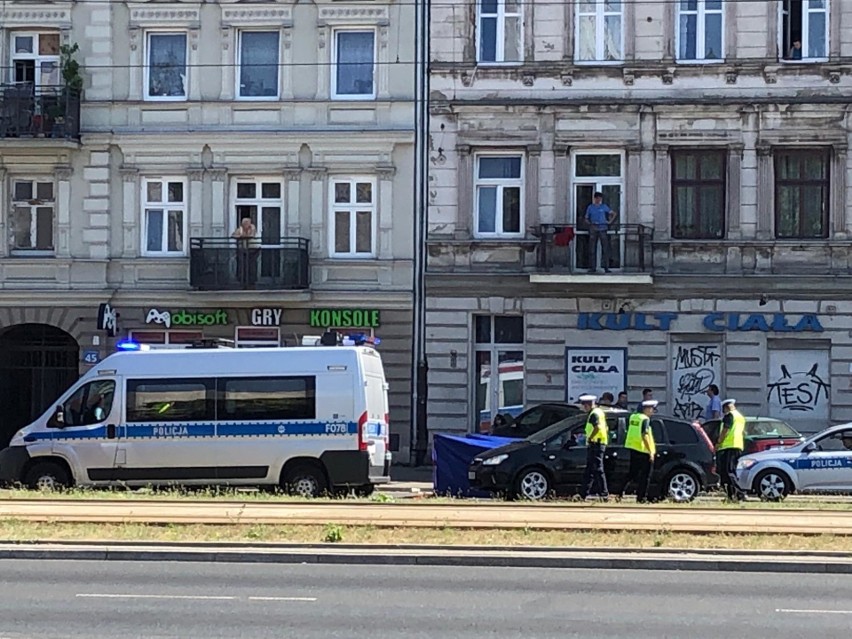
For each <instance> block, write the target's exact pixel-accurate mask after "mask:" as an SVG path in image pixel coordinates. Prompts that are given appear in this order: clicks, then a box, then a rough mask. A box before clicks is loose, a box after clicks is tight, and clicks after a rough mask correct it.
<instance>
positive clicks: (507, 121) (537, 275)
mask: <svg viewBox="0 0 852 639" xmlns="http://www.w3.org/2000/svg"><path fill="white" fill-rule="evenodd" d="M431 32H432V38H431V43H432V45H431V49H432V50H431V74H430V78H429V79H430V96H431V103H430V113H431V117H430V133H429V134H430V143H429V146H430V152H429V165H430V189H429V217H428V239H427V255H428V261H427V267H426V288H427V292H428V295H427V311H426V350H427V355H428V365H429V398H428V412H429V428H430V429H431V430H432V431H476V430H480V429H485V428H487V426H488V424H489V422H490V421H491V419H493V417H494V416H495V414H496V413H498V412H505V411H509V412H511V411H517V410H519V409H520V407H521V406H523V405H529V404H534V403H538V402H543V401H557V400H566V399H567V400H576V398H577V396H578V395H579V394H581V393H584V392H595V393H597V394H599V395H600V394H601V393H602V392H606V391H609V392H612V393H613V394H616V393H618V392H619V391H621V390H627V391H628V393H629V396H630V401H631V404H635V403H636V402H637V401H638V400H639V399H640V395H641V391H642V389H643V388H646V387H647V388H651V389H652V390H653V391H654V396H655V397H656V398H657V399H659V400H660V401H661V406H660V410H661V411H663V412H666V413H669V414H675V415H679V416H684V417H696V416H698V415H699V414H700V412H701V411H702V410H703V408H704V407H705V405H706V402H707V398H706V396H705V392H706V389H707V387H708V386H709V385H710V384H716V385H718V386H719V387H720V388H721V391H722V394H723V395H727V396H733V397H735V398H737V399H738V401H739V404H740V406H741V409H742V410H744V412H746V413H747V414H759V415H769V416H772V417H778V418H782V419H786V420H788V421H790V422H791V423H793V424H794V425H796V426H797V427H799V428H800V429H801V430H803V431H806V432H807V431H815V430H818V429H820V428H822V427H823V426H825V425H827V424H829V423H836V422H841V421H849V420H852V376H850V371H852V303H850V302H849V299H850V291H851V290H852V261H851V260H852V161H850V159H849V154H848V147H849V144H850V141H852V139H851V138H850V132H852V107H850V99H849V96H850V95H852V93H851V92H852V77H850V68H852V66H850V65H852V2H848V1H847V0H767V1H765V2H730V1H719V2H716V1H714V0H696V1H695V2H609V1H604V0H590V1H588V2H548V1H546V0H541V1H533V2H528V3H516V2H512V1H511V0H493V1H492V2H481V3H474V2H460V3H452V4H440V5H436V6H433V8H432V18H431ZM595 193H600V194H602V196H603V198H602V201H603V204H606V205H607V206H608V207H609V209H611V210H612V211H613V212H614V213H613V219H612V223H611V224H610V225H609V226H608V227H605V226H596V227H594V228H593V229H592V232H591V235H590V225H589V223H588V221H587V220H586V216H587V213H588V212H589V210H588V207H589V205H590V204H592V202H593V196H594V194H595ZM601 210H602V211H604V212H605V211H606V210H607V209H601ZM592 212H593V213H595V212H596V209H593V211H592ZM600 228H605V229H606V230H604V231H600V230H598V229H600ZM601 235H603V236H605V237H601ZM605 243H608V244H609V247H610V249H611V251H610V255H609V260H608V261H605V258H606V256H605V255H604V254H603V253H604V247H605ZM601 266H603V267H604V268H607V270H609V271H610V272H609V273H607V272H601V270H600V267H601ZM595 267H598V268H597V269H596V268H595ZM494 380H497V382H496V383H495V382H494Z"/></svg>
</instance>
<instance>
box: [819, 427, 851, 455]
mask: <svg viewBox="0 0 852 639" xmlns="http://www.w3.org/2000/svg"><path fill="white" fill-rule="evenodd" d="M844 439H846V440H847V441H849V440H850V439H852V431H850V430H844V431H841V432H839V433H833V434H831V435H828V436H826V437H823V438H822V439H818V440H817V441H816V442H815V444H816V449H817V450H818V451H820V452H832V453H848V452H850V449H849V448H846V446H845V445H844V443H843V440H844Z"/></svg>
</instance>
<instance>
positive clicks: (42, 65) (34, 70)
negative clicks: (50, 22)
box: [11, 31, 60, 86]
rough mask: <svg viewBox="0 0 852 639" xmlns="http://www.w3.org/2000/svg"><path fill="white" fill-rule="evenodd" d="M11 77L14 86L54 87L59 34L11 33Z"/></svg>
mask: <svg viewBox="0 0 852 639" xmlns="http://www.w3.org/2000/svg"><path fill="white" fill-rule="evenodd" d="M11 43H12V55H11V61H12V77H11V81H12V82H13V83H16V84H23V83H26V84H33V85H35V86H55V85H58V84H59V83H60V76H59V34H58V33H37V32H23V31H20V32H19V31H13V32H12V34H11Z"/></svg>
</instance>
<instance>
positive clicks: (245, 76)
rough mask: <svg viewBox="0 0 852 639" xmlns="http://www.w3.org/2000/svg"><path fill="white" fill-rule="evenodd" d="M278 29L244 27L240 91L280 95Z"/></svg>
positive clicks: (247, 95) (259, 96) (246, 94)
mask: <svg viewBox="0 0 852 639" xmlns="http://www.w3.org/2000/svg"><path fill="white" fill-rule="evenodd" d="M279 41H280V38H279V33H278V31H241V32H240V47H239V54H238V55H239V60H238V63H237V65H238V67H239V74H238V79H237V83H238V86H237V95H238V96H239V97H241V98H249V99H263V98H265V99H268V100H275V99H277V98H278V96H279V80H278V68H279V51H280V50H279Z"/></svg>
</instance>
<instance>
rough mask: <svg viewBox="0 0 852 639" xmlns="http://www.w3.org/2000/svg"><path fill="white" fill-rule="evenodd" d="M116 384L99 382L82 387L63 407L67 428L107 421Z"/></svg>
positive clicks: (110, 381)
mask: <svg viewBox="0 0 852 639" xmlns="http://www.w3.org/2000/svg"><path fill="white" fill-rule="evenodd" d="M114 397H115V382H114V381H112V380H106V379H104V380H98V381H96V382H89V383H88V384H86V385H85V386H81V387H80V388H78V389H77V390H76V391H74V394H73V395H71V397H69V398H68V401H66V402H65V404H64V405H63V407H62V417H63V423H64V424H65V426H91V425H92V424H99V423H101V422H103V421H106V419H107V417H109V414H110V412H111V411H112V400H113V398H114Z"/></svg>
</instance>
